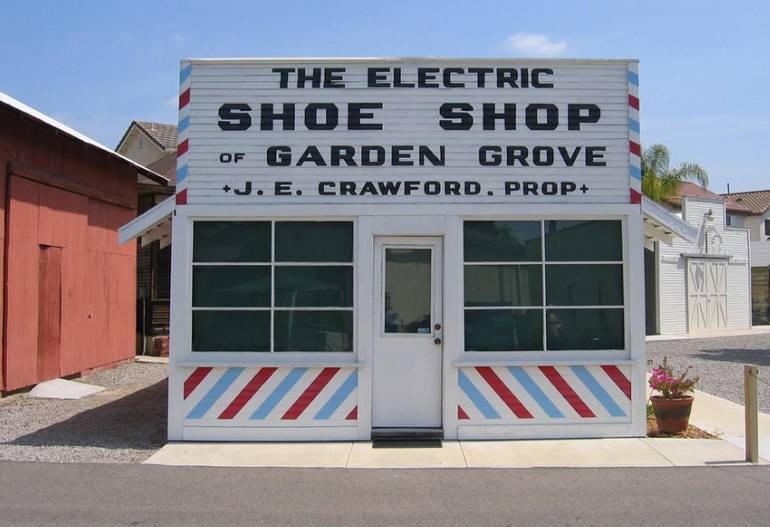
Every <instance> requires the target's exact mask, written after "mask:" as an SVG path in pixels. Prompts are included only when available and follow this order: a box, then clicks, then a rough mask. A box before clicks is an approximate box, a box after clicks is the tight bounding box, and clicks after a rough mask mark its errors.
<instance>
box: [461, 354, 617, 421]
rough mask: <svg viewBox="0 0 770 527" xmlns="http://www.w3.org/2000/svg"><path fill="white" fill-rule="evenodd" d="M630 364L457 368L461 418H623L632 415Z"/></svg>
mask: <svg viewBox="0 0 770 527" xmlns="http://www.w3.org/2000/svg"><path fill="white" fill-rule="evenodd" d="M629 373H630V371H629V368H628V367H627V366H615V365H611V364H607V365H601V366H507V367H504V366H496V367H490V366H477V367H475V368H461V369H460V370H459V372H458V384H459V388H460V390H459V393H460V397H459V403H458V408H457V417H458V419H459V420H460V421H461V422H467V421H470V422H473V421H483V422H486V423H489V422H490V421H493V422H499V423H504V422H510V421H515V422H520V423H533V424H543V423H550V424H556V423H568V422H581V423H585V422H624V423H628V422H630V420H631V383H630V381H629Z"/></svg>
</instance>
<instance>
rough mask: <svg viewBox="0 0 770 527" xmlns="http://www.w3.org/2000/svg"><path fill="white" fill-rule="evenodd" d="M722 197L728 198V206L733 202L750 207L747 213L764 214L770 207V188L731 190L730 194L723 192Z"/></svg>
mask: <svg viewBox="0 0 770 527" xmlns="http://www.w3.org/2000/svg"><path fill="white" fill-rule="evenodd" d="M722 197H723V198H725V199H726V200H727V204H728V207H729V206H730V205H731V204H736V205H738V204H739V205H740V206H742V207H744V208H746V209H748V211H749V212H747V214H752V215H754V214H756V215H758V214H764V213H765V212H767V210H768V209H770V190H752V191H749V192H731V193H730V194H722Z"/></svg>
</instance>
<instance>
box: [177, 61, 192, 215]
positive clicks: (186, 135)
mask: <svg viewBox="0 0 770 527" xmlns="http://www.w3.org/2000/svg"><path fill="white" fill-rule="evenodd" d="M191 77H192V64H190V63H189V62H183V63H182V65H181V69H180V70H179V124H178V126H177V146H176V204H177V205H186V204H187V165H188V159H189V157H190V156H189V154H188V150H189V149H190V83H191Z"/></svg>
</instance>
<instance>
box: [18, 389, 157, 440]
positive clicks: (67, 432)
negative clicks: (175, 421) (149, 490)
mask: <svg viewBox="0 0 770 527" xmlns="http://www.w3.org/2000/svg"><path fill="white" fill-rule="evenodd" d="M167 385H168V380H167V379H164V380H162V381H160V382H157V383H155V384H153V385H151V386H148V387H147V388H143V389H141V390H138V391H136V392H134V393H131V394H129V395H127V396H125V397H122V398H120V399H117V400H115V401H112V402H109V403H106V404H103V405H101V406H98V407H96V408H93V409H90V410H86V411H84V412H81V413H79V414H77V415H74V416H72V417H70V418H69V419H67V420H65V421H62V422H60V423H56V424H54V425H51V426H48V427H46V428H42V429H40V430H38V431H36V432H33V433H31V434H27V435H24V436H20V437H18V438H16V439H14V440H13V441H9V442H8V443H6V444H9V445H23V446H81V447H82V446H85V447H100V448H126V449H139V450H143V449H155V448H160V447H162V446H163V445H165V444H166V401H167Z"/></svg>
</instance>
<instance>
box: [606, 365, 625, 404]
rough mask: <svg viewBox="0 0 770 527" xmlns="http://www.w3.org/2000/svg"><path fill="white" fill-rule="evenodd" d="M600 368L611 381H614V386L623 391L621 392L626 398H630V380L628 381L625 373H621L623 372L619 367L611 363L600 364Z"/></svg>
mask: <svg viewBox="0 0 770 527" xmlns="http://www.w3.org/2000/svg"><path fill="white" fill-rule="evenodd" d="M602 370H604V372H605V373H606V374H607V376H608V377H609V378H610V379H612V382H614V383H615V386H617V387H618V388H619V389H620V391H622V392H623V394H624V395H625V396H626V397H627V398H628V400H629V401H630V400H631V381H629V380H628V379H627V378H626V376H625V375H623V372H622V371H620V368H618V367H617V366H612V365H605V366H602Z"/></svg>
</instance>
